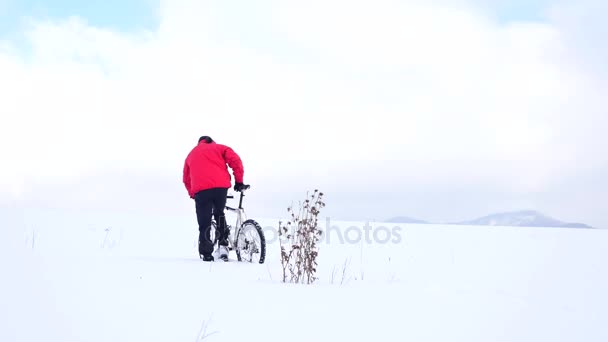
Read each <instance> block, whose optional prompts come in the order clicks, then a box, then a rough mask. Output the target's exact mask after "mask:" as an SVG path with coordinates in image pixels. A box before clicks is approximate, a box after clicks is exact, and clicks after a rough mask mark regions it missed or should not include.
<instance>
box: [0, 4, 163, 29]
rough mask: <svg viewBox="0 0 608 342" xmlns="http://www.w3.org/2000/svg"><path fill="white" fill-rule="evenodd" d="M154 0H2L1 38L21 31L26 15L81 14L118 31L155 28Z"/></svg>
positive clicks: (93, 24) (65, 15)
mask: <svg viewBox="0 0 608 342" xmlns="http://www.w3.org/2000/svg"><path fill="white" fill-rule="evenodd" d="M156 9H157V2H156V1H153V0H104V1H82V0H50V1H42V0H0V37H3V36H4V37H5V36H7V35H9V36H10V35H12V34H14V33H17V32H18V31H19V30H20V26H21V23H22V20H23V19H24V18H34V19H61V18H67V17H70V16H79V17H81V18H83V19H84V20H85V21H86V22H87V23H88V24H89V25H92V26H97V27H104V28H109V29H112V30H116V31H134V30H142V29H153V28H155V26H156V25H157V24H158V17H157V13H156Z"/></svg>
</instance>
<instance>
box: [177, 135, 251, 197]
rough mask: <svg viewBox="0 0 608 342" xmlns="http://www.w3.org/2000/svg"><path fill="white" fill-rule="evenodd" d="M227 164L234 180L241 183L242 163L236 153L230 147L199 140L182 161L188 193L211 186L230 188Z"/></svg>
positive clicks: (192, 195)
mask: <svg viewBox="0 0 608 342" xmlns="http://www.w3.org/2000/svg"><path fill="white" fill-rule="evenodd" d="M226 164H228V165H229V166H230V168H231V169H232V172H233V174H234V178H235V181H236V182H237V183H243V173H244V170H243V163H242V162H241V158H240V157H239V155H238V154H236V153H235V152H234V151H233V150H232V149H231V148H230V147H228V146H225V145H222V144H217V143H215V142H211V143H207V142H205V141H201V142H200V143H199V144H198V145H197V146H195V147H194V148H193V149H192V151H190V153H189V154H188V157H186V161H185V163H184V176H183V182H184V185H185V186H186V190H187V191H188V195H190V197H191V198H194V194H196V193H197V192H199V191H201V190H206V189H211V188H226V189H228V188H230V187H231V182H230V173H228V168H227V166H226Z"/></svg>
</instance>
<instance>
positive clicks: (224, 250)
mask: <svg viewBox="0 0 608 342" xmlns="http://www.w3.org/2000/svg"><path fill="white" fill-rule="evenodd" d="M217 250H218V254H219V258H220V259H222V260H224V261H228V247H226V246H222V245H219V247H218V249H217Z"/></svg>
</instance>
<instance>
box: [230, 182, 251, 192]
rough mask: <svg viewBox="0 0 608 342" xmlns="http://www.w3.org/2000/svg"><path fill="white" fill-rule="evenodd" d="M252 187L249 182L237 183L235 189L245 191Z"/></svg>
mask: <svg viewBox="0 0 608 342" xmlns="http://www.w3.org/2000/svg"><path fill="white" fill-rule="evenodd" d="M250 187H251V185H249V184H243V183H236V184H235V185H234V191H237V192H242V191H244V190H247V189H249V188H250Z"/></svg>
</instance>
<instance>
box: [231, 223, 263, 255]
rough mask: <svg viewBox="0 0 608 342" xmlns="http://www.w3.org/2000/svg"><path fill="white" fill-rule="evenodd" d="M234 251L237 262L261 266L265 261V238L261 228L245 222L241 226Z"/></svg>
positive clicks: (255, 224)
mask: <svg viewBox="0 0 608 342" xmlns="http://www.w3.org/2000/svg"><path fill="white" fill-rule="evenodd" d="M235 245H236V246H235V250H236V256H237V258H238V261H244V262H250V263H260V264H263V263H264V260H265V259H266V238H265V236H264V231H263V230H262V227H260V225H259V224H258V223H257V222H256V221H254V220H247V221H245V222H243V224H242V225H241V229H240V230H239V232H238V234H237V236H236V241H235Z"/></svg>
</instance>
